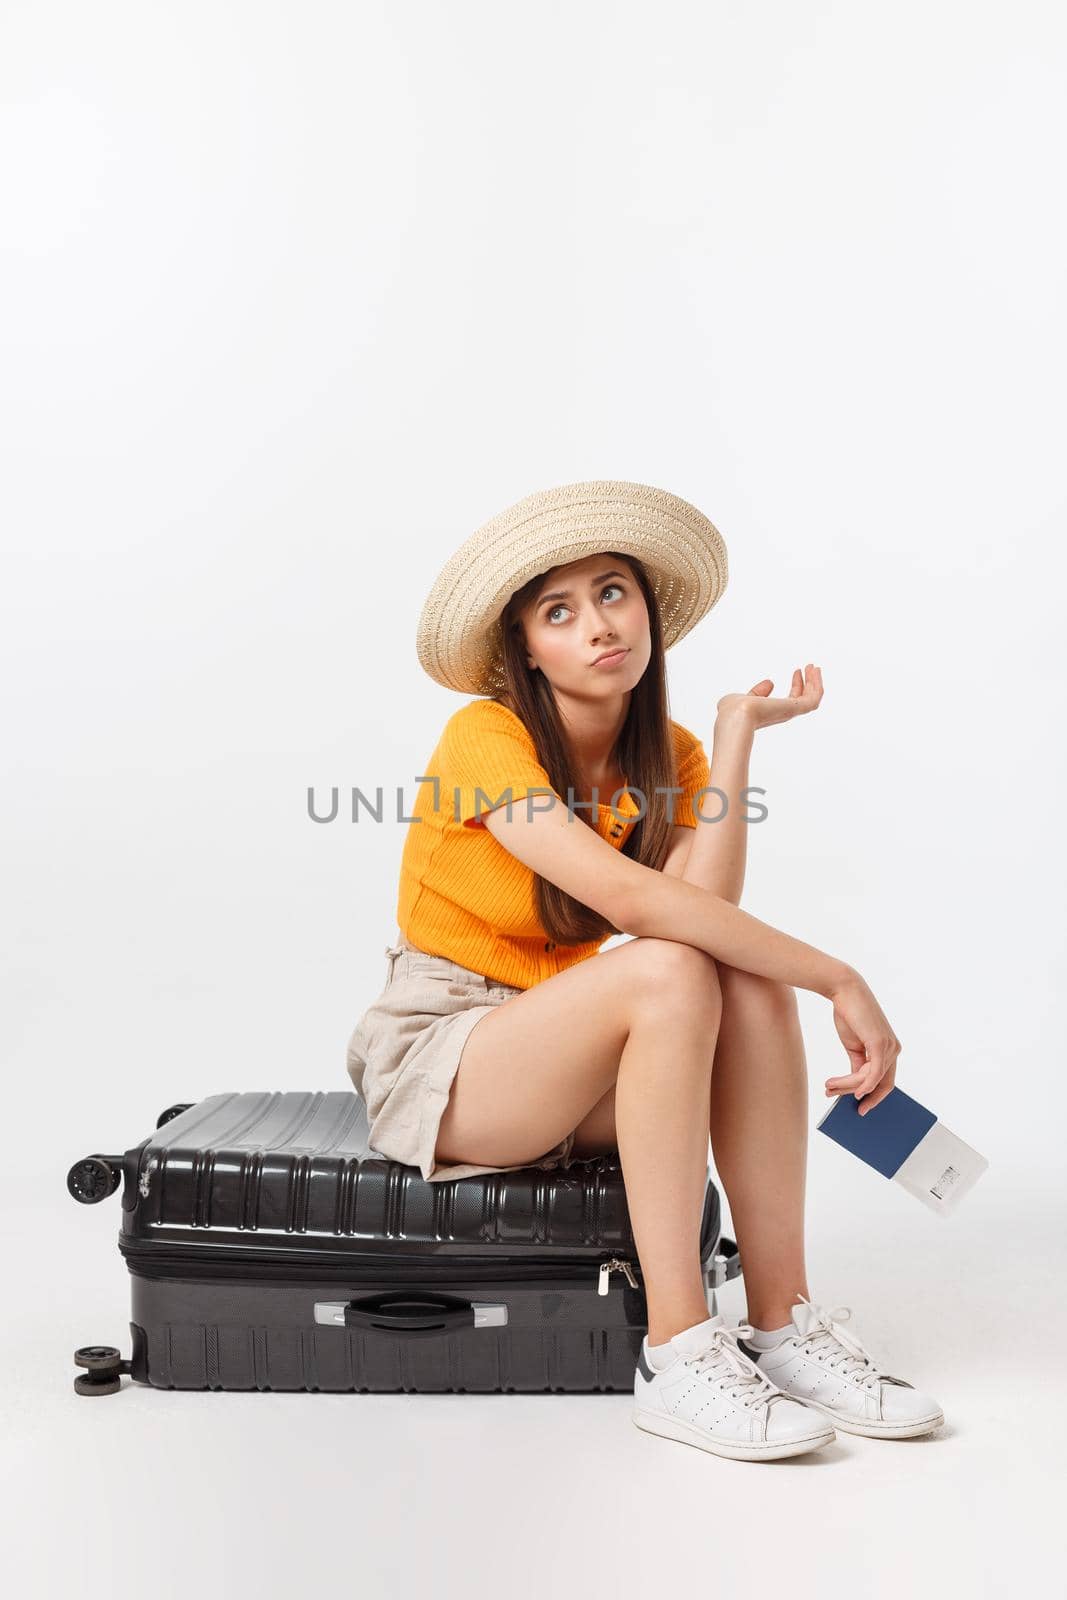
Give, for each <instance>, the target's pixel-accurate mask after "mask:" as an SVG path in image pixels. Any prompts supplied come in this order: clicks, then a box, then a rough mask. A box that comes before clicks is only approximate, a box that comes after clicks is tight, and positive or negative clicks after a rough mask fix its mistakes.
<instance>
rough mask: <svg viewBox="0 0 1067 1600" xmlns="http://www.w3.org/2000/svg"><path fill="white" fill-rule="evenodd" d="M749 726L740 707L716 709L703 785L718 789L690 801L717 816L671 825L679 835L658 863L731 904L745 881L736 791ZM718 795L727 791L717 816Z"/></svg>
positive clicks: (743, 778) (741, 782)
mask: <svg viewBox="0 0 1067 1600" xmlns="http://www.w3.org/2000/svg"><path fill="white" fill-rule="evenodd" d="M754 731H755V730H754V729H753V726H752V722H751V720H750V719H749V718H748V717H747V716H746V715H745V713H744V711H742V710H738V709H733V710H728V711H720V712H719V714H718V716H717V717H716V719H715V732H714V735H713V737H712V746H711V763H710V765H711V774H710V776H709V778H708V787H709V788H710V789H718V790H721V794H706V795H704V796H703V798H702V799H701V800H700V801H699V802H698V803H697V804H696V805H694V807H693V809H694V811H696V812H697V813H698V814H699V815H700V816H703V817H705V818H708V819H711V818H718V820H717V821H711V820H708V821H704V822H699V821H698V822H697V825H696V827H695V828H687V827H684V826H682V825H681V824H678V825H676V827H677V833H678V835H679V838H678V841H677V843H672V845H671V848H670V852H669V854H668V856H667V859H666V861H665V862H664V863H663V871H664V872H665V873H667V875H668V876H669V877H676V878H681V879H683V880H684V882H686V883H695V884H696V885H697V887H698V888H700V889H710V891H711V893H712V894H715V895H719V896H720V897H721V898H722V899H723V900H729V901H730V903H731V904H732V905H735V906H736V905H739V904H740V902H741V891H742V889H743V888H744V886H745V857H746V850H747V844H748V840H747V833H746V830H747V828H748V826H749V824H748V823H747V822H746V821H745V818H744V814H743V810H742V801H741V791H742V790H743V789H745V788H746V787H747V786H748V759H749V756H750V754H751V751H752V739H753V735H754ZM722 795H725V796H726V812H725V815H722V816H720V812H721V811H722V807H723V801H722Z"/></svg>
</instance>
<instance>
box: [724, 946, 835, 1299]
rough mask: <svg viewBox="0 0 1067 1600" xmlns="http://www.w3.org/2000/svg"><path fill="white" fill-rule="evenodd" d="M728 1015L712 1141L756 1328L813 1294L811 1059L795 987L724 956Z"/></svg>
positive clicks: (726, 1015)
mask: <svg viewBox="0 0 1067 1600" xmlns="http://www.w3.org/2000/svg"><path fill="white" fill-rule="evenodd" d="M718 970H719V980H720V983H721V987H722V996H723V1015H722V1024H721V1026H720V1028H719V1036H718V1043H717V1045H716V1049H715V1070H714V1072H713V1074H712V1082H711V1117H710V1132H711V1149H712V1156H713V1158H714V1163H715V1170H716V1172H717V1173H718V1175H719V1177H720V1178H721V1179H722V1184H723V1188H724V1189H725V1190H726V1197H727V1199H728V1201H729V1203H730V1217H731V1220H732V1222H733V1225H734V1232H735V1233H736V1235H737V1247H738V1250H739V1252H740V1255H741V1260H742V1262H743V1264H744V1279H745V1294H746V1312H745V1315H746V1317H747V1319H748V1321H749V1322H751V1323H753V1324H754V1325H755V1326H756V1327H759V1328H781V1327H783V1326H784V1325H785V1324H786V1323H787V1322H788V1321H789V1313H790V1309H791V1308H792V1307H793V1306H794V1305H795V1304H796V1297H797V1294H798V1293H800V1294H803V1295H805V1296H806V1297H807V1298H808V1299H810V1298H811V1296H810V1293H809V1290H808V1280H807V1275H806V1272H805V1266H804V1186H805V1168H806V1164H807V1143H808V1093H807V1067H806V1062H805V1056H804V1037H803V1034H802V1032H801V1028H800V1018H799V1014H798V1011H797V997H796V994H795V992H794V990H793V989H792V988H791V987H790V986H789V985H788V984H783V983H776V982H774V981H773V980H771V979H769V978H763V977H758V976H756V975H755V974H754V973H751V972H742V971H740V970H739V969H738V968H737V967H730V966H727V965H725V964H723V963H721V962H720V963H719V969H718Z"/></svg>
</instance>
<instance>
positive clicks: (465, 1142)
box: [348, 481, 944, 1459]
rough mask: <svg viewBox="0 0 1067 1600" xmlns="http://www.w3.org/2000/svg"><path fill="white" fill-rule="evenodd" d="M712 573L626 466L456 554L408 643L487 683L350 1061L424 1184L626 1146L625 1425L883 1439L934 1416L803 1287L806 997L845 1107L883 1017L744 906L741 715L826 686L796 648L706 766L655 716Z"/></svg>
mask: <svg viewBox="0 0 1067 1600" xmlns="http://www.w3.org/2000/svg"><path fill="white" fill-rule="evenodd" d="M726 580H727V560H726V550H725V546H724V544H723V541H722V538H721V536H720V534H719V533H718V531H717V530H716V529H715V528H714V527H713V525H712V524H711V523H710V522H709V521H708V519H707V518H706V517H704V516H703V515H702V514H701V513H700V512H699V511H698V510H697V509H696V508H695V507H693V506H691V505H689V504H688V502H686V501H684V500H681V499H679V498H678V497H677V496H675V495H671V494H668V493H666V492H665V491H663V490H659V489H654V488H650V487H648V486H646V485H641V484H629V483H620V482H613V481H609V482H592V483H579V484H568V485H564V486H562V487H560V488H557V489H553V490H548V491H544V492H542V493H539V494H535V495H530V496H528V497H527V498H526V499H525V500H522V501H520V502H518V504H517V505H515V506H512V507H510V508H509V509H508V510H507V511H505V512H503V513H501V515H500V516H498V517H496V518H494V519H493V520H492V521H491V522H489V523H487V524H486V525H485V527H484V528H482V529H480V530H479V531H478V532H477V533H475V534H474V535H472V537H471V538H470V539H468V540H467V541H466V543H465V544H464V545H463V546H461V548H460V549H459V550H458V551H457V552H456V554H455V555H454V556H453V557H452V559H451V560H450V561H449V562H448V563H447V565H446V566H445V568H444V570H443V571H442V572H441V574H440V576H439V577H438V579H437V581H436V582H435V584H434V586H433V588H432V590H431V592H430V596H429V598H428V599H427V602H426V605H425V607H424V609H423V613H422V617H421V620H420V623H419V630H418V651H419V658H420V661H421V663H422V665H423V666H424V668H425V669H426V671H427V672H428V673H429V674H430V675H431V677H433V678H434V679H435V680H436V681H437V682H440V683H443V684H445V685H447V686H448V687H450V688H452V689H455V690H457V691H459V692H461V693H464V694H474V695H477V696H480V697H481V698H478V699H475V700H473V701H470V702H469V703H467V704H465V705H464V706H462V707H461V708H460V709H459V710H458V711H456V712H455V713H454V714H453V715H452V716H451V717H450V718H449V719H448V722H447V723H446V725H445V727H444V730H443V732H442V735H441V738H440V740H439V742H438V744H437V746H436V748H435V749H434V751H433V754H432V755H431V757H430V760H429V763H428V766H427V771H426V776H425V780H424V781H423V782H422V783H421V784H420V788H419V799H418V801H417V804H416V810H415V817H416V821H415V822H413V823H411V824H410V825H409V828H408V834H407V838H406V841H405V846H404V852H403V859H402V864H401V877H400V889H399V899H398V910H397V917H398V923H399V935H400V936H399V939H398V941H397V943H396V944H394V945H392V946H390V947H389V948H388V950H387V952H386V954H387V956H388V958H389V971H388V974H387V981H386V985H385V988H384V990H383V992H382V994H381V995H380V996H379V997H378V999H377V1000H376V1001H375V1002H374V1004H373V1005H372V1006H371V1007H370V1008H369V1010H368V1011H367V1012H366V1013H365V1014H364V1016H363V1017H362V1019H361V1020H360V1022H359V1024H358V1025H357V1027H356V1030H355V1032H354V1033H353V1035H352V1038H351V1040H350V1042H349V1048H348V1070H349V1073H350V1075H351V1077H352V1080H353V1082H354V1083H355V1085H356V1087H357V1089H359V1090H360V1092H361V1093H362V1094H363V1096H364V1098H365V1100H366V1102H367V1108H368V1114H369V1117H370V1123H371V1144H372V1146H373V1148H374V1149H375V1150H377V1151H379V1152H380V1153H381V1154H383V1155H385V1156H387V1157H389V1158H391V1159H393V1160H396V1161H400V1162H404V1163H407V1164H411V1165H417V1166H418V1167H419V1168H420V1170H421V1172H422V1175H423V1177H424V1178H426V1179H428V1180H429V1181H431V1182H437V1181H440V1180H444V1179H450V1178H458V1177H466V1176H470V1175H473V1174H476V1173H482V1172H492V1171H510V1170H513V1169H515V1168H518V1167H528V1166H538V1167H546V1168H551V1167H557V1166H560V1165H565V1164H567V1163H568V1162H572V1161H576V1160H583V1159H586V1160H588V1159H592V1158H594V1157H596V1156H597V1155H600V1154H602V1153H604V1152H614V1151H617V1152H618V1154H619V1158H620V1164H621V1167H622V1171H623V1178H624V1182H625V1185H626V1196H627V1205H628V1209H629V1213H630V1218H631V1223H632V1227H633V1233H634V1240H635V1244H636V1246H637V1250H638V1255H639V1258H640V1263H641V1269H642V1274H643V1278H644V1285H645V1291H646V1295H647V1303H648V1319H649V1323H648V1336H647V1338H646V1339H645V1340H644V1342H643V1345H642V1350H641V1356H640V1360H639V1364H638V1370H637V1373H636V1374H635V1379H634V1387H635V1408H634V1420H635V1421H636V1422H637V1423H638V1424H639V1426H641V1427H643V1428H645V1429H647V1430H649V1431H651V1432H655V1433H659V1434H661V1435H663V1436H664V1437H667V1438H675V1439H679V1440H682V1441H684V1442H687V1443H691V1444H697V1445H699V1446H700V1447H701V1448H703V1449H707V1450H711V1451H714V1452H716V1453H719V1454H722V1455H727V1456H732V1457H735V1458H740V1459H770V1458H774V1457H777V1456H783V1455H793V1454H798V1453H800V1452H802V1451H806V1450H810V1449H814V1448H817V1447H819V1446H820V1445H823V1444H826V1443H828V1442H829V1441H830V1440H831V1439H833V1438H834V1437H835V1434H834V1427H835V1426H836V1427H839V1428H842V1429H843V1430H845V1431H849V1432H854V1433H865V1434H868V1435H872V1436H875V1437H878V1436H881V1437H893V1438H899V1437H903V1436H905V1435H911V1434H918V1433H924V1432H927V1431H929V1430H930V1429H932V1428H934V1427H937V1426H938V1425H939V1424H940V1423H941V1422H942V1421H943V1420H944V1418H943V1413H942V1411H941V1408H940V1407H939V1406H938V1404H937V1402H936V1401H934V1400H932V1399H931V1398H930V1397H929V1396H927V1395H924V1394H920V1393H919V1392H918V1391H916V1390H915V1389H914V1388H913V1387H912V1386H911V1385H910V1384H906V1383H904V1382H903V1381H902V1380H901V1379H899V1378H892V1377H890V1376H889V1375H888V1374H886V1373H884V1372H883V1371H881V1369H880V1368H879V1367H878V1365H877V1364H876V1362H875V1361H874V1359H873V1358H872V1357H871V1356H870V1355H869V1354H868V1353H867V1352H866V1351H865V1350H864V1348H863V1346H862V1345H860V1344H859V1342H858V1341H857V1340H856V1339H855V1337H854V1336H853V1335H851V1334H849V1333H847V1332H846V1331H845V1330H844V1328H843V1327H842V1326H841V1321H842V1320H843V1319H844V1318H847V1317H848V1316H849V1314H850V1312H849V1309H848V1308H847V1307H842V1308H838V1309H837V1310H836V1311H835V1312H834V1313H833V1314H830V1313H828V1312H826V1311H824V1310H823V1309H822V1307H820V1306H819V1305H816V1304H814V1303H813V1302H812V1301H811V1299H810V1298H809V1288H808V1282H807V1276H806V1272H805V1264H804V1238H803V1212H804V1183H805V1164H806V1147H807V1114H808V1106H807V1080H806V1067H805V1056H804V1044H803V1039H802V1036H801V1031H800V1026H799V1022H798V1013H797V1004H796V995H795V992H794V990H795V988H796V987H800V988H804V989H810V990H812V991H814V992H815V993H816V994H820V995H823V996H824V997H825V998H826V999H828V1000H829V1001H830V1002H831V1003H832V1005H833V1017H834V1024H835V1026H836V1028H837V1032H838V1034H839V1036H840V1038H841V1041H842V1043H843V1045H844V1047H845V1050H846V1052H847V1055H848V1058H849V1066H850V1069H851V1070H850V1071H849V1072H847V1073H845V1074H842V1075H841V1076H839V1077H834V1078H829V1079H828V1080H827V1081H826V1093H827V1095H828V1096H830V1095H835V1094H846V1093H850V1094H855V1096H856V1097H857V1099H858V1100H860V1101H861V1102H862V1103H861V1107H860V1111H861V1114H866V1112H868V1111H869V1110H870V1109H871V1108H872V1107H874V1106H876V1105H877V1104H878V1103H879V1101H881V1100H882V1099H884V1098H885V1096H886V1095H887V1094H888V1093H889V1091H890V1089H891V1088H892V1086H893V1082H894V1075H895V1070H896V1062H897V1057H898V1055H899V1052H900V1041H899V1040H898V1039H897V1037H896V1035H895V1033H894V1031H893V1029H892V1027H891V1026H890V1024H889V1022H888V1020H887V1019H886V1017H885V1015H884V1013H883V1012H882V1009H881V1007H880V1006H879V1004H878V1002H877V1000H876V999H875V997H874V995H873V994H872V992H871V990H870V988H869V987H868V985H867V984H866V983H865V982H864V980H863V978H862V977H861V976H860V974H859V973H858V972H857V971H856V970H855V968H854V967H852V966H850V965H849V964H848V963H847V962H846V961H843V960H839V959H836V958H834V957H832V956H829V955H825V954H824V953H823V952H822V951H820V950H817V949H815V948H813V947H812V946H811V945H808V944H805V943H803V942H802V941H801V940H799V939H795V938H792V937H790V936H789V935H788V934H786V933H782V932H779V931H778V930H777V929H775V928H773V927H770V926H769V925H768V924H767V923H764V922H760V921H758V920H757V919H756V918H755V917H752V916H750V915H749V914H748V913H747V912H744V911H742V910H741V909H740V908H739V904H738V902H739V901H740V898H741V889H742V885H743V881H744V872H745V850H746V826H747V824H746V820H745V807H744V796H743V790H744V789H745V786H746V784H747V782H748V761H749V754H750V751H751V748H752V743H753V740H754V738H755V736H756V734H757V733H758V732H760V731H761V730H762V729H764V728H766V727H769V726H771V725H772V724H774V723H778V722H784V721H788V720H790V719H791V718H793V717H797V716H802V715H805V714H807V713H809V712H811V711H814V710H815V709H816V708H817V706H818V705H819V702H820V700H821V699H822V693H823V686H822V674H821V672H820V671H819V669H818V667H816V666H814V665H812V664H810V663H809V665H808V667H807V669H806V672H801V670H800V668H799V667H798V668H797V669H796V671H795V672H794V673H793V678H792V684H791V687H790V692H789V694H788V696H786V697H777V696H773V695H772V693H771V690H772V689H773V684H772V682H771V680H770V679H766V678H765V679H763V680H762V681H761V682H760V683H758V684H755V685H754V686H753V688H752V689H751V690H750V691H749V692H748V693H747V694H726V695H723V696H722V697H721V698H720V699H719V700H718V702H717V708H716V717H715V723H714V728H713V734H712V747H711V748H712V758H711V762H710V766H709V762H708V758H707V755H706V753H705V750H704V746H703V744H702V742H701V740H700V739H699V738H698V737H697V736H695V735H694V734H692V733H690V732H689V731H688V730H687V729H686V728H684V727H682V726H681V725H680V724H679V723H677V722H674V721H673V720H672V719H671V718H670V716H669V713H668V697H667V684H666V676H665V669H664V653H665V651H666V650H667V649H669V648H670V646H671V645H672V644H674V643H676V642H677V640H678V639H680V638H682V637H683V636H684V634H686V633H687V632H688V631H689V630H690V629H691V628H692V627H693V626H695V624H696V623H697V622H698V621H699V620H700V619H701V618H702V617H703V616H705V615H706V613H707V612H708V611H709V610H710V609H711V607H712V606H713V605H714V604H715V602H716V601H717V600H718V598H719V596H720V595H721V593H722V591H723V589H724V588H725V585H726ZM618 933H625V934H630V935H633V937H632V938H631V939H630V940H628V941H627V942H626V943H624V944H621V945H619V946H616V947H614V948H612V949H610V950H606V951H602V952H601V951H600V946H601V945H602V944H603V943H604V941H605V940H606V939H607V938H608V937H610V936H611V935H613V934H618ZM594 956H595V957H596V959H595V960H593V959H590V958H591V957H594ZM709 1133H710V1138H711V1146H712V1153H713V1157H714V1162H715V1168H716V1171H717V1173H718V1175H719V1177H720V1178H721V1180H722V1183H723V1186H724V1188H725V1191H726V1195H727V1198H728V1200H729V1205H730V1214H731V1218H732V1220H733V1224H734V1231H735V1233H736V1236H737V1242H738V1247H739V1250H740V1253H741V1259H742V1261H743V1263H744V1282H745V1286H746V1293H747V1302H748V1303H747V1316H748V1318H749V1320H748V1321H747V1322H745V1323H742V1324H740V1325H739V1326H738V1327H737V1328H734V1329H730V1328H727V1326H726V1324H725V1321H724V1319H723V1317H722V1316H715V1317H709V1316H708V1307H707V1300H706V1297H705V1289H704V1284H703V1281H702V1278H701V1274H700V1263H699V1253H698V1241H699V1222H700V1212H701V1202H702V1198H703V1193H704V1186H705V1181H706V1168H707V1152H708V1138H709ZM742 1334H743V1335H745V1338H746V1340H747V1341H748V1342H744V1341H742V1339H741V1338H740V1335H742Z"/></svg>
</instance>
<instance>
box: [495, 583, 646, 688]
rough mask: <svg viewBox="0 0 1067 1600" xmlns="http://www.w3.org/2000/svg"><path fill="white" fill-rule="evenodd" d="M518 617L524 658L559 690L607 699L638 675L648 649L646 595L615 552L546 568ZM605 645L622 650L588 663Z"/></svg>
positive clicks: (643, 664) (643, 668) (643, 665)
mask: <svg viewBox="0 0 1067 1600" xmlns="http://www.w3.org/2000/svg"><path fill="white" fill-rule="evenodd" d="M563 591H566V593H563ZM522 624H523V630H524V636H525V641H526V661H527V665H528V666H530V667H540V669H541V671H542V672H543V673H544V675H545V677H546V678H547V679H548V681H549V683H550V684H551V685H552V687H553V689H555V690H558V691H560V692H562V693H564V694H567V693H570V694H574V695H578V696H580V697H582V698H587V697H590V696H592V697H594V698H599V699H604V700H611V699H613V698H614V697H616V696H618V695H619V694H622V693H623V692H625V691H626V690H628V689H632V688H633V687H634V685H635V684H636V683H638V682H639V681H640V678H641V674H642V673H643V672H644V670H645V668H646V667H647V666H648V662H649V658H650V656H651V654H652V639H651V636H650V633H649V626H648V608H647V606H646V605H645V597H644V595H643V594H642V592H641V586H640V584H639V583H638V582H637V579H636V578H635V577H634V575H633V572H632V570H631V568H630V564H629V562H627V561H624V560H621V559H620V558H619V557H618V556H608V555H592V556H586V557H584V558H583V560H581V561H570V562H568V563H567V564H566V565H565V566H561V567H553V568H552V570H551V571H550V572H548V573H546V574H545V577H544V578H543V579H542V582H541V585H540V588H539V589H538V591H537V593H536V594H535V595H534V597H533V599H532V600H530V601H529V602H528V603H527V605H526V608H525V610H524V611H523V613H522ZM608 650H622V651H624V652H625V653H624V654H622V655H620V656H616V657H615V658H614V659H610V660H606V661H603V662H601V664H600V665H599V666H597V665H595V664H594V663H595V662H596V659H597V657H598V656H602V655H603V654H604V652H605V651H608Z"/></svg>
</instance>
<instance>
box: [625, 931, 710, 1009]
mask: <svg viewBox="0 0 1067 1600" xmlns="http://www.w3.org/2000/svg"><path fill="white" fill-rule="evenodd" d="M625 948H626V949H627V950H628V951H629V952H630V958H631V971H630V972H628V974H627V980H628V982H629V980H630V979H631V977H632V980H633V981H632V986H631V987H630V988H629V993H630V995H631V997H632V998H633V999H634V1001H635V1003H636V1004H637V1005H639V1006H640V1007H641V1008H642V1009H646V1008H648V1007H649V1006H652V1007H656V1006H660V1005H667V1006H676V1005H677V1004H678V1003H679V1001H684V1003H685V1005H686V1008H687V1010H689V1011H690V1012H691V1011H692V1010H693V1009H694V1008H696V1009H698V1010H700V1011H701V1012H702V1013H706V1014H708V1015H713V1016H716V1017H717V1016H718V1015H719V1014H720V1012H721V1010H722V1004H723V999H722V988H721V985H720V981H719V967H718V963H717V962H716V960H715V957H714V956H711V955H709V954H708V952H707V951H706V950H700V949H698V948H697V946H696V945H691V944H683V943H682V942H681V941H678V940H674V939H649V938H642V939H633V940H631V941H630V943H629V944H628V945H626V946H625Z"/></svg>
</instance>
